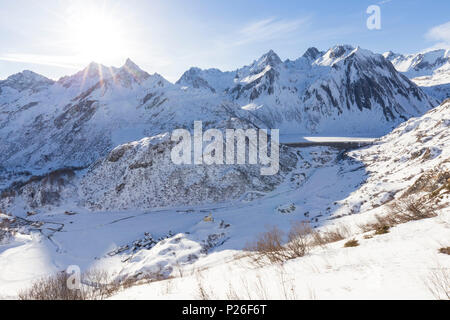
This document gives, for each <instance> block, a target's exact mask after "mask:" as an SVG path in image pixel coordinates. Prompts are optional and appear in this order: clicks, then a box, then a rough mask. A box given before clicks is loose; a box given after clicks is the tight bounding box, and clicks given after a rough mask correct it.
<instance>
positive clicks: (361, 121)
mask: <svg viewBox="0 0 450 320" xmlns="http://www.w3.org/2000/svg"><path fill="white" fill-rule="evenodd" d="M0 89H1V90H2V91H1V93H0V161H1V167H0V189H5V190H6V191H7V192H6V193H5V194H6V197H5V199H6V200H5V201H3V203H6V205H11V203H12V202H14V201H15V195H16V193H19V194H23V195H24V201H25V203H26V206H31V207H40V206H45V205H50V204H55V203H59V202H61V201H63V200H64V201H66V200H67V199H68V197H66V195H68V196H69V198H70V199H72V200H74V201H76V202H77V203H81V202H84V205H86V206H87V207H89V208H98V209H100V208H102V209H105V208H122V209H123V208H129V207H133V206H134V207H136V206H144V207H154V206H165V205H169V204H171V205H175V204H186V203H185V202H183V201H181V200H180V199H179V196H180V194H182V193H183V192H194V193H195V194H193V195H192V197H187V199H188V200H189V201H190V200H192V203H202V202H208V201H209V202H210V201H222V200H225V199H231V198H236V197H237V196H238V195H243V194H245V193H246V192H251V191H256V192H258V191H260V190H263V189H266V190H270V189H272V188H273V187H274V186H275V185H277V184H279V183H280V182H281V178H280V177H275V178H273V179H263V178H259V176H258V177H256V174H255V172H256V171H257V168H250V167H244V168H239V167H235V168H234V169H233V170H235V171H236V170H237V171H236V172H238V173H239V174H238V175H237V177H235V175H234V173H233V170H229V171H227V169H224V168H208V170H203V172H197V171H196V170H194V169H192V168H184V169H183V170H181V169H180V168H175V167H173V166H168V165H167V163H168V162H167V161H163V159H160V160H161V161H159V162H158V161H157V159H158V157H159V156H158V155H159V154H161V155H164V156H165V157H166V158H165V160H167V158H168V150H167V148H168V145H167V143H164V142H161V143H158V144H160V148H162V150H161V153H158V154H153V153H152V152H153V151H152V150H153V149H151V148H150V150H147V149H148V148H147V147H148V143H147V142H146V141H149V140H145V139H150V140H151V141H156V140H158V139H156V140H154V139H155V138H148V137H155V136H158V135H161V134H166V133H170V131H171V130H173V129H176V128H187V129H192V127H193V123H194V121H197V120H200V121H203V123H204V128H205V129H207V128H211V127H215V128H219V129H226V128H234V127H235V125H236V123H239V124H240V125H241V126H243V127H245V126H252V127H266V128H280V129H281V132H282V133H309V134H311V133H320V134H324V133H328V134H335V135H344V134H345V135H357V134H363V135H372V136H376V135H382V134H384V133H386V132H388V131H390V129H391V128H392V127H394V126H395V125H397V124H398V123H400V122H402V121H405V120H407V119H409V118H410V117H413V116H419V115H422V114H423V113H425V112H426V111H427V110H429V109H430V108H431V107H432V106H433V105H434V104H435V103H436V101H435V100H434V99H432V98H429V97H428V96H427V95H426V94H425V93H423V92H422V90H421V89H420V88H418V87H417V86H416V85H415V84H414V83H412V82H411V81H409V80H408V79H407V78H406V77H405V76H403V75H402V74H400V73H399V72H397V71H396V70H395V69H394V68H393V66H392V64H391V63H389V62H388V61H387V60H386V59H385V58H384V57H383V56H381V55H377V54H373V53H371V52H370V51H367V50H363V49H361V48H353V47H351V46H335V47H333V48H331V49H330V50H328V51H326V52H320V51H319V50H317V49H315V48H310V49H308V50H307V51H306V53H305V54H304V55H303V56H302V57H300V58H299V59H297V60H294V61H290V60H287V61H284V62H283V61H282V60H281V59H280V58H279V57H278V55H277V54H276V53H275V52H273V51H269V52H268V53H266V54H265V55H263V56H262V57H261V58H259V59H257V60H256V61H254V62H253V63H252V64H250V65H248V66H244V67H242V68H240V69H238V70H236V71H233V72H221V71H219V70H217V69H212V70H200V69H195V68H194V69H191V70H189V71H188V72H187V73H185V74H184V75H183V77H182V78H181V79H180V80H179V81H178V83H177V84H172V83H170V82H169V81H167V80H165V79H164V78H163V77H162V76H161V75H159V74H157V73H155V74H149V73H147V72H145V71H143V70H142V69H140V68H139V67H138V66H137V65H136V64H135V63H133V62H132V61H131V60H129V59H128V60H127V61H126V63H125V64H124V65H123V66H122V67H120V68H114V67H105V66H103V65H100V64H98V63H91V64H90V65H89V66H87V67H86V68H85V69H84V70H82V71H80V72H78V73H76V74H74V75H71V76H67V77H64V78H61V79H60V80H58V81H56V82H54V81H52V80H49V79H46V78H45V77H42V76H39V75H37V74H34V73H32V72H29V71H25V72H23V73H20V74H17V75H13V76H11V77H9V78H8V79H7V80H5V81H2V82H0ZM142 139H144V140H142ZM152 139H153V140H152ZM117 149H120V150H122V149H126V150H128V149H130V151H129V152H128V151H127V152H126V153H125V154H126V157H123V159H122V160H121V161H118V162H117V163H116V162H111V161H108V160H107V157H108V155H109V154H110V152H112V151H113V150H117ZM139 150H141V151H139ZM142 150H144V151H145V150H147V151H148V152H147V151H145V152H144V151H142ZM290 153H291V152H290V151H289V152H286V153H285V154H284V155H283V157H285V158H282V159H281V162H282V166H283V170H282V171H284V172H287V171H289V170H292V169H293V168H294V167H295V166H294V165H292V163H291V162H292V161H291V160H289V159H291V156H290ZM136 157H137V158H136ZM148 157H150V158H151V157H155V166H150V165H149V166H146V167H139V168H138V170H135V169H130V168H131V167H133V166H134V164H135V163H141V164H148V163H150V162H151V161H150V160H151V159H147V158H148ZM141 158H142V159H141ZM141 160H142V161H141ZM144 160H145V161H144ZM152 161H153V160H152ZM288 163H290V164H289V165H288ZM155 168H156V169H155ZM162 168H164V169H167V171H165V172H164V173H163V172H162V171H161V170H162ZM253 169H255V170H253ZM180 170H181V171H180ZM200 171H202V170H200ZM210 171H211V172H210ZM254 171H255V172H254ZM105 172H109V173H111V174H112V175H111V177H114V178H109V179H106V178H105ZM49 173H50V174H49ZM150 176H151V177H153V178H152V180H153V181H154V185H150V186H148V185H147V184H146V181H147V180H145V179H144V177H147V178H148V177H150ZM174 176H183V177H184V179H187V180H191V181H194V180H195V179H200V178H201V177H205V178H206V180H204V181H203V180H202V181H203V182H204V183H206V184H208V183H209V182H208V181H209V180H208V179H212V180H211V181H210V182H211V184H208V185H209V187H208V188H207V189H205V191H204V192H199V191H198V189H196V188H195V187H193V186H194V185H195V181H194V182H192V184H190V182H189V183H188V182H186V184H185V185H183V186H181V185H180V188H179V192H180V193H179V194H178V193H173V192H172V193H170V192H168V193H167V194H161V193H158V192H159V191H158V192H156V190H157V189H158V188H159V187H161V188H163V189H164V184H165V183H166V182H167V181H168V180H170V179H171V178H173V177H174ZM158 177H159V178H158ZM162 177H164V178H162ZM208 177H209V178H208ZM158 179H159V180H158ZM215 179H224V180H223V181H224V183H225V184H229V185H230V188H229V190H222V189H217V188H216V187H215V185H214V180H215ZM187 180H186V181H187ZM244 180H245V181H247V182H245V185H246V187H245V188H242V187H239V185H242V184H244V182H243V181H244ZM54 181H57V182H58V183H56V184H54V183H52V182H54ZM157 181H159V182H158V183H157ZM60 182H61V183H60ZM122 185H123V186H122ZM80 186H82V188H80ZM168 186H169V185H167V183H166V185H165V188H169V187H168ZM171 186H172V185H171ZM135 187H136V188H138V189H142V190H146V193H148V195H149V197H151V198H152V199H153V200H151V201H147V200H145V199H144V198H142V197H141V198H139V197H138V198H136V197H135V196H136V195H134V196H133V195H132V193H133V188H135ZM172 187H174V188H175V187H176V185H173V186H172ZM172 187H171V188H169V189H170V190H172ZM128 188H131V189H129V190H128ZM169 189H167V190H169ZM106 190H109V191H106ZM195 190H197V192H195ZM122 191H123V192H122ZM11 194H12V195H13V196H12V197H11ZM75 195H76V196H75ZM155 199H159V200H158V201H155Z"/></svg>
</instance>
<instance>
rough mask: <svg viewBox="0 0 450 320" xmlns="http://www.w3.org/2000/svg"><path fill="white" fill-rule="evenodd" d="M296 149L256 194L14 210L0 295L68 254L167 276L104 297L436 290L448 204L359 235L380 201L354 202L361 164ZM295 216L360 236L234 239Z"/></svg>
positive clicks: (12, 292) (2, 255)
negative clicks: (295, 252)
mask: <svg viewBox="0 0 450 320" xmlns="http://www.w3.org/2000/svg"><path fill="white" fill-rule="evenodd" d="M301 154H302V158H303V159H304V160H307V163H308V166H306V167H303V168H298V170H297V171H295V172H292V173H291V177H290V178H288V179H286V182H284V183H283V184H281V185H280V186H278V187H277V188H276V190H274V191H273V192H270V193H267V194H264V195H261V197H259V198H257V199H248V197H247V196H248V195H243V197H242V198H241V199H239V200H238V201H234V202H229V203H223V204H214V205H205V206H192V207H183V208H172V209H161V210H152V211H145V212H137V211H135V212H131V213H130V212H96V213H92V212H87V211H83V210H82V209H80V208H71V209H74V210H72V211H73V213H74V215H68V214H67V212H66V214H65V213H64V211H50V212H48V213H42V214H39V215H36V216H32V217H22V218H19V219H20V221H21V223H22V227H21V228H20V229H19V232H18V233H17V234H16V235H15V236H14V237H13V238H12V239H10V241H7V242H6V243H5V244H3V245H0V270H1V273H0V297H1V298H10V299H14V298H17V294H18V293H19V292H20V291H22V290H24V289H27V288H29V287H30V285H31V284H32V283H33V281H35V280H37V279H39V278H40V277H42V276H45V275H49V274H52V273H55V272H57V271H62V270H65V269H66V268H67V267H68V266H70V265H76V266H79V267H80V268H81V270H92V269H98V270H105V271H107V272H108V273H109V274H110V275H112V276H114V277H115V278H120V279H125V278H127V277H131V276H134V275H137V274H143V273H149V272H150V273H158V274H161V275H162V276H164V277H170V278H169V279H167V280H164V281H158V282H153V283H150V284H145V285H138V286H135V287H131V288H129V289H126V290H123V291H120V292H118V293H117V294H116V295H114V296H113V297H112V298H113V299H180V298H182V299H202V298H204V299H206V298H208V299H365V298H370V299H418V298H420V299H433V298H435V297H434V296H433V294H432V293H431V291H430V290H429V289H428V288H427V283H428V284H430V282H429V280H427V279H428V278H429V277H430V276H431V275H432V273H433V271H436V270H440V268H444V267H446V268H447V270H448V266H450V256H448V255H444V254H439V253H438V249H439V248H441V247H443V246H448V245H449V243H448V241H449V237H448V235H449V234H450V212H449V211H448V209H447V208H445V209H443V210H442V211H441V212H440V213H439V216H438V217H435V218H432V219H427V220H424V221H418V222H410V223H407V224H403V225H399V226H397V227H395V228H392V230H391V232H390V233H388V234H385V235H380V236H376V237H374V238H372V239H364V238H363V235H362V234H361V231H360V229H359V228H358V225H359V224H363V223H365V222H367V221H369V220H370V219H372V218H373V217H374V214H375V213H379V210H380V208H378V209H377V208H375V207H374V209H373V210H369V211H368V212H359V211H358V210H357V209H355V208H360V207H361V203H364V202H367V201H368V200H369V198H371V195H368V194H364V192H361V191H360V186H361V185H362V184H364V183H365V181H366V180H367V178H368V174H367V172H366V166H364V165H363V164H362V163H361V162H359V161H357V160H356V159H353V158H348V157H347V156H344V154H343V153H341V152H339V151H336V150H335V149H330V148H325V147H314V148H307V149H301ZM364 199H366V200H364ZM372 211H373V212H372ZM356 213H358V214H356ZM210 214H211V216H210V217H209V215H210ZM205 217H206V218H205ZM306 220H307V221H310V222H311V224H312V226H313V227H316V228H319V229H323V228H328V227H330V226H338V225H345V226H346V228H348V230H349V231H350V235H349V237H350V238H356V239H358V240H359V241H360V243H361V245H360V246H359V247H356V248H343V245H344V243H345V242H346V241H348V240H349V239H346V240H343V241H340V242H336V243H333V244H329V245H326V246H325V247H316V248H314V249H313V250H312V251H311V253H309V254H308V255H307V256H305V257H303V258H299V259H296V260H291V261H289V262H287V263H285V264H284V265H283V266H281V265H272V266H268V267H264V268H257V267H255V266H254V265H252V263H251V262H250V261H249V259H248V258H245V257H242V249H243V247H244V246H245V245H246V244H247V243H248V242H250V241H253V240H255V238H256V237H257V235H258V234H259V233H261V232H263V231H265V230H266V228H267V227H270V226H278V227H279V228H280V229H282V230H288V229H289V227H290V225H291V223H292V222H294V221H306Z"/></svg>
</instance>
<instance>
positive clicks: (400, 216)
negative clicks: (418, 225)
mask: <svg viewBox="0 0 450 320" xmlns="http://www.w3.org/2000/svg"><path fill="white" fill-rule="evenodd" d="M389 209H390V212H389V215H388V217H386V218H385V219H387V220H388V221H389V222H390V224H391V225H396V224H402V223H407V222H411V221H417V220H423V219H429V218H434V217H436V216H437V214H436V212H435V210H434V209H433V206H432V204H431V203H430V202H427V201H423V199H420V198H419V199H418V198H413V197H408V198H401V199H398V200H396V201H394V202H393V203H391V204H390V205H389Z"/></svg>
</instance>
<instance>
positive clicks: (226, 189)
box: [81, 134, 299, 210]
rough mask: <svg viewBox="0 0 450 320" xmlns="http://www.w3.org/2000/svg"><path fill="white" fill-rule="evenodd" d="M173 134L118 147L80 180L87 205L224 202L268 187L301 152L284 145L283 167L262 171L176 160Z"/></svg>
mask: <svg viewBox="0 0 450 320" xmlns="http://www.w3.org/2000/svg"><path fill="white" fill-rule="evenodd" d="M173 146H174V143H173V142H172V141H171V140H170V135H169V134H163V135H159V136H155V137H152V138H145V139H143V140H141V141H138V142H132V143H130V144H126V145H122V146H119V147H117V148H116V149H114V150H113V151H112V152H111V153H110V154H109V155H108V156H107V157H106V158H104V159H103V160H100V161H99V162H97V163H96V165H94V166H92V167H91V168H90V169H89V171H88V172H87V174H86V176H85V177H84V178H83V179H82V181H81V194H82V199H83V200H82V201H83V203H84V205H86V206H87V207H89V208H92V209H96V210H108V209H130V208H140V209H145V208H155V207H167V206H170V207H173V206H182V205H194V204H204V203H216V202H223V201H226V200H232V199H244V198H246V197H254V196H255V195H254V193H255V192H256V193H260V192H268V191H271V190H273V189H274V188H275V186H277V185H278V184H279V183H280V182H281V181H283V178H284V176H285V175H286V174H287V173H288V172H289V171H291V170H293V169H294V168H295V167H296V165H297V162H298V160H299V159H298V155H297V154H296V153H294V152H293V151H291V150H290V149H289V148H283V150H282V153H281V159H280V162H281V163H280V166H281V172H280V173H279V174H277V175H275V176H262V175H261V174H260V166H254V165H234V166H230V165H175V164H173V163H172V160H171V150H172V147H173Z"/></svg>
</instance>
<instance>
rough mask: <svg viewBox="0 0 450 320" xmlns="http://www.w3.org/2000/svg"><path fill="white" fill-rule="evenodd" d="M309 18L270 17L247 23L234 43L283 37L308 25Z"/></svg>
mask: <svg viewBox="0 0 450 320" xmlns="http://www.w3.org/2000/svg"><path fill="white" fill-rule="evenodd" d="M308 22H309V19H308V18H300V19H293V20H278V19H276V18H268V19H263V20H259V21H256V22H253V23H250V24H247V25H246V26H244V27H243V28H242V29H240V30H239V31H238V33H237V38H238V40H237V41H235V42H234V45H243V44H248V43H252V42H259V41H268V40H275V39H281V38H285V37H287V36H289V35H290V34H292V33H294V32H296V31H298V30H300V29H301V27H304V26H306V24H307V23H308Z"/></svg>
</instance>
